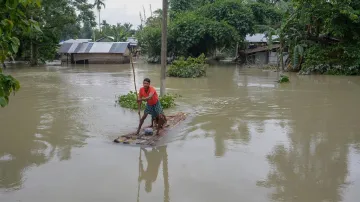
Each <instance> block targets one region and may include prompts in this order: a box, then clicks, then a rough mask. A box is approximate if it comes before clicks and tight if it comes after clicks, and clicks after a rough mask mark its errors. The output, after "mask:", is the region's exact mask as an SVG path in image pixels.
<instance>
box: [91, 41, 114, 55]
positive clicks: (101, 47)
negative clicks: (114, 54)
mask: <svg viewBox="0 0 360 202" xmlns="http://www.w3.org/2000/svg"><path fill="white" fill-rule="evenodd" d="M112 45H113V42H96V43H94V45H93V46H92V48H91V49H90V51H89V53H108V52H109V50H110V48H111V46H112Z"/></svg>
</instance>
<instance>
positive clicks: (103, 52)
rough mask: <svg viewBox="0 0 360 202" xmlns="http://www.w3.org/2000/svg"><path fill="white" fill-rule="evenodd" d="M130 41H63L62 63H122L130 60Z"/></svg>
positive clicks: (61, 49) (60, 51) (61, 48)
mask: <svg viewBox="0 0 360 202" xmlns="http://www.w3.org/2000/svg"><path fill="white" fill-rule="evenodd" d="M129 47H130V43H129V42H84V43H77V42H72V43H63V44H62V45H61V47H60V50H59V53H60V54H61V62H62V63H71V64H116V63H118V64H121V63H129V62H130V56H129V54H130V50H129Z"/></svg>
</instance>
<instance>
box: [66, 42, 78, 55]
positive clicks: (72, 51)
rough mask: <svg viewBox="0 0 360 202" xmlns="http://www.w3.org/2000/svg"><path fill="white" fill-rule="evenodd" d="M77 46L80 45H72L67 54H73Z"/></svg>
mask: <svg viewBox="0 0 360 202" xmlns="http://www.w3.org/2000/svg"><path fill="white" fill-rule="evenodd" d="M78 45H80V43H73V44H72V45H71V47H70V48H69V50H68V51H67V53H75V49H76V47H78Z"/></svg>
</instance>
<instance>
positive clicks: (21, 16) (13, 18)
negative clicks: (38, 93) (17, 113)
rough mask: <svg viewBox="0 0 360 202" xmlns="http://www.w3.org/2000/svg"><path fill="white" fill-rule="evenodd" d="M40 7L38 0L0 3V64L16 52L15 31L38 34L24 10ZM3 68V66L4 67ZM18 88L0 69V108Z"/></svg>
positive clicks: (15, 0) (33, 22)
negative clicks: (35, 32) (33, 31)
mask: <svg viewBox="0 0 360 202" xmlns="http://www.w3.org/2000/svg"><path fill="white" fill-rule="evenodd" d="M33 7H40V1H38V0H22V1H18V0H12V1H10V0H4V1H1V2H0V16H1V19H2V20H1V22H0V62H1V63H2V64H4V61H5V59H6V58H7V57H8V56H11V55H14V54H16V53H17V52H18V49H19V46H20V40H19V39H18V38H17V37H16V36H15V32H16V31H22V32H24V33H28V32H29V31H30V30H31V29H36V30H38V31H39V32H40V28H39V26H38V24H37V22H36V21H34V20H32V19H29V18H27V17H26V15H25V13H24V10H26V9H29V8H33ZM4 66H5V65H4ZM19 88H20V84H19V81H17V80H16V79H15V78H14V77H12V76H11V75H5V74H3V72H2V69H0V106H1V107H5V106H6V105H8V103H9V96H10V94H11V93H13V92H14V93H15V92H16V91H18V90H19Z"/></svg>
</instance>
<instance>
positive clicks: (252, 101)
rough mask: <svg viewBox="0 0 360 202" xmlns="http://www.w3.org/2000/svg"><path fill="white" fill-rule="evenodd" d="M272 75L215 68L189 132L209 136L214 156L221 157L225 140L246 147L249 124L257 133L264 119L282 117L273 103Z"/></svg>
mask: <svg viewBox="0 0 360 202" xmlns="http://www.w3.org/2000/svg"><path fill="white" fill-rule="evenodd" d="M253 74H256V76H255V75H253ZM220 75H221V76H220ZM276 76H277V75H276V74H271V73H270V72H261V71H260V72H253V71H249V70H247V69H244V68H241V67H238V68H229V69H221V68H215V69H213V70H212V72H211V74H209V75H208V78H207V87H208V89H209V91H208V93H207V94H203V97H204V98H203V101H201V108H200V110H199V112H198V114H197V116H196V117H195V118H194V121H193V122H192V123H191V124H192V127H193V128H194V129H192V130H195V129H200V130H202V131H204V133H205V136H206V137H208V136H213V138H214V143H215V156H217V157H221V156H223V155H225V153H226V150H227V149H226V145H227V144H226V141H232V142H235V143H236V144H245V145H247V144H249V142H250V141H251V138H252V136H251V134H250V125H256V128H257V131H258V132H260V133H261V132H263V131H264V130H265V129H264V128H265V122H266V121H267V120H271V119H276V118H277V117H280V116H282V115H281V111H280V108H279V107H278V106H277V105H276V104H274V101H275V100H274V97H273V95H274V91H275V88H274V87H275V82H274V81H275V79H276ZM229 78H232V79H229ZM255 84H259V85H255Z"/></svg>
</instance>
